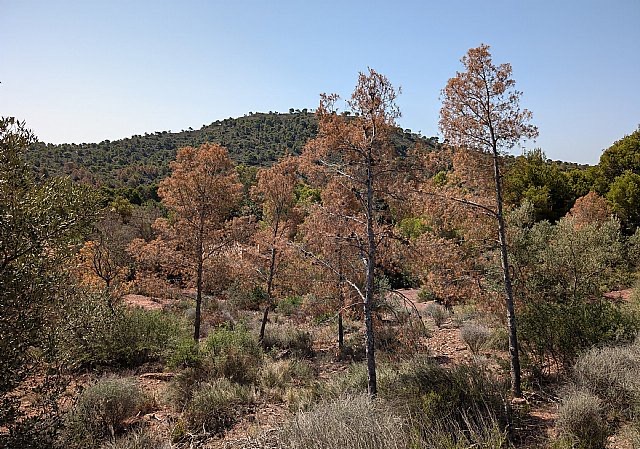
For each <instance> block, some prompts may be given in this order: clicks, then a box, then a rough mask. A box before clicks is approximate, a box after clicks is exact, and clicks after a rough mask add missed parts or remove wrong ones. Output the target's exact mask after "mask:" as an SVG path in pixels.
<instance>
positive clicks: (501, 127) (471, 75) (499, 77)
mask: <svg viewBox="0 0 640 449" xmlns="http://www.w3.org/2000/svg"><path fill="white" fill-rule="evenodd" d="M461 61H462V64H463V65H464V67H465V71H464V72H458V73H457V74H456V76H455V77H453V78H451V79H449V81H448V82H447V85H446V87H445V88H444V89H443V90H442V109H441V110H440V129H441V131H442V133H443V134H444V137H445V139H446V141H448V143H449V144H450V145H453V146H457V147H463V148H468V149H471V150H475V151H477V152H479V153H482V154H486V155H488V156H489V159H488V160H490V161H491V163H492V165H493V181H494V188H495V206H494V207H495V208H494V209H493V210H492V214H493V215H494V217H495V219H496V221H497V225H498V229H497V231H498V239H499V243H500V259H501V265H502V271H503V279H504V290H505V304H506V309H507V323H508V328H509V354H510V359H511V380H512V390H513V394H514V395H515V396H516V397H520V396H521V395H522V391H521V386H520V359H519V355H518V339H517V333H516V316H515V309H514V301H513V287H512V282H511V274H510V270H509V257H508V251H507V240H506V227H505V220H504V213H503V185H502V173H501V170H500V154H501V152H503V151H505V150H508V149H511V148H513V147H514V146H515V145H516V144H518V142H520V141H521V140H522V139H523V138H535V137H536V136H537V135H538V130H537V128H536V127H535V126H533V125H531V124H529V121H530V119H531V112H530V111H528V110H526V109H520V96H521V95H522V93H521V92H519V91H517V90H516V89H515V81H514V80H513V79H512V78H511V73H512V69H511V65H510V64H500V65H499V66H495V65H494V64H493V62H492V59H491V54H490V53H489V46H487V45H484V44H483V45H480V46H479V47H478V48H472V49H470V50H469V51H468V53H467V54H466V55H465V56H464V57H463V58H462V60H461Z"/></svg>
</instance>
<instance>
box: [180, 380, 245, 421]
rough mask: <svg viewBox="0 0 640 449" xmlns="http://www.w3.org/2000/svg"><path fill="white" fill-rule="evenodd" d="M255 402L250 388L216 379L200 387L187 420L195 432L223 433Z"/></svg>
mask: <svg viewBox="0 0 640 449" xmlns="http://www.w3.org/2000/svg"><path fill="white" fill-rule="evenodd" d="M253 402H254V394H253V392H252V391H251V390H250V389H249V387H247V386H244V385H240V384H237V383H234V382H231V381H230V380H229V379H225V378H222V379H216V380H214V381H212V382H210V383H204V384H201V385H200V386H199V387H198V389H197V390H196V391H195V392H194V393H193V398H192V399H191V401H190V402H189V403H188V404H187V408H186V410H185V415H184V416H185V419H186V421H187V424H188V426H189V429H191V430H193V431H205V432H211V433H220V432H222V431H224V430H225V429H228V428H229V427H231V425H233V423H235V422H236V420H237V419H238V417H239V416H241V415H242V413H243V412H244V411H246V409H247V408H248V407H249V406H250V405H251V404H252V403H253Z"/></svg>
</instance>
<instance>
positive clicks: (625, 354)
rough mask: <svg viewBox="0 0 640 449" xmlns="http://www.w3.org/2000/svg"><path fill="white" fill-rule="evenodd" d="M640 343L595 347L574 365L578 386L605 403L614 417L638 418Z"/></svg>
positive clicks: (639, 401)
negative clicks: (619, 415)
mask: <svg viewBox="0 0 640 449" xmlns="http://www.w3.org/2000/svg"><path fill="white" fill-rule="evenodd" d="M638 372H640V342H638V341H636V342H635V343H633V344H631V345H626V346H615V347H605V348H593V349H591V350H589V351H587V352H586V353H584V354H583V355H581V356H580V357H579V358H578V360H577V361H576V364H575V366H574V378H575V384H576V386H577V387H578V388H580V389H582V390H585V391H588V392H590V393H592V394H594V395H596V396H597V397H599V398H600V399H601V400H602V401H603V405H604V406H605V407H606V408H607V410H608V412H609V413H611V414H622V415H623V416H624V417H626V418H635V417H637V416H636V415H637V413H638V411H639V410H638V409H639V406H640V377H639V376H638Z"/></svg>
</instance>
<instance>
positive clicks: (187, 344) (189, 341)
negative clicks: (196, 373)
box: [167, 336, 203, 368]
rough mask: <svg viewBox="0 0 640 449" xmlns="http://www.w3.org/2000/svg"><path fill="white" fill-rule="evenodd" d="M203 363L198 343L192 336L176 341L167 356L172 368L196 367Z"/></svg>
mask: <svg viewBox="0 0 640 449" xmlns="http://www.w3.org/2000/svg"><path fill="white" fill-rule="evenodd" d="M202 363H203V357H202V354H201V353H200V350H199V347H198V344H197V343H196V342H195V341H194V340H193V338H192V337H191V336H184V337H182V338H179V339H178V340H176V341H175V343H174V344H173V345H172V348H171V352H170V354H169V356H168V358H167V364H168V365H169V366H170V367H172V368H194V367H199V366H201V365H202Z"/></svg>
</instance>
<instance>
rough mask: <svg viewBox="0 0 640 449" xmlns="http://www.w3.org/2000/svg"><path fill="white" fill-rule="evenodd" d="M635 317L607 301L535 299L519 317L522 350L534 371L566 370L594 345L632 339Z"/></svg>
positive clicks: (637, 324)
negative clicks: (545, 300)
mask: <svg viewBox="0 0 640 449" xmlns="http://www.w3.org/2000/svg"><path fill="white" fill-rule="evenodd" d="M638 328H639V321H638V317H637V316H636V315H635V314H634V313H631V312H629V311H627V310H626V309H623V308H622V307H620V306H617V305H615V304H612V303H610V302H608V301H605V300H602V301H593V302H582V301H573V302H569V303H555V302H541V301H539V302H535V303H532V304H530V305H527V306H525V307H524V308H523V309H522V312H521V314H520V316H519V320H518V332H519V339H520V342H521V349H522V350H523V351H524V353H525V355H526V358H527V360H528V362H529V363H530V364H532V367H533V369H534V370H536V371H538V372H540V373H544V372H548V370H549V369H550V368H551V367H555V368H556V369H558V370H560V371H568V370H569V369H570V368H571V367H572V366H573V364H574V362H575V361H576V359H577V357H578V355H579V354H580V353H581V352H583V351H585V350H587V349H589V348H591V347H592V346H596V345H603V344H614V343H615V344H619V343H624V342H628V341H631V340H632V339H633V338H634V337H635V335H636V333H637V331H638Z"/></svg>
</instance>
